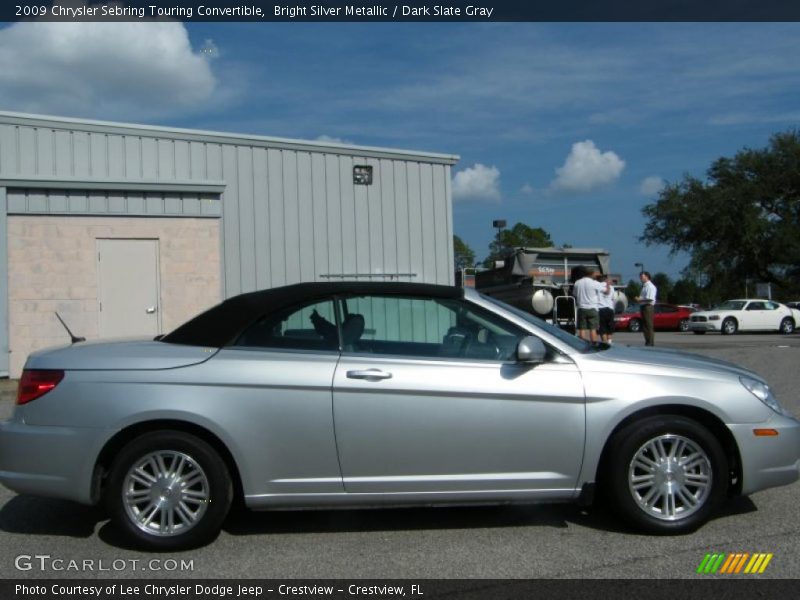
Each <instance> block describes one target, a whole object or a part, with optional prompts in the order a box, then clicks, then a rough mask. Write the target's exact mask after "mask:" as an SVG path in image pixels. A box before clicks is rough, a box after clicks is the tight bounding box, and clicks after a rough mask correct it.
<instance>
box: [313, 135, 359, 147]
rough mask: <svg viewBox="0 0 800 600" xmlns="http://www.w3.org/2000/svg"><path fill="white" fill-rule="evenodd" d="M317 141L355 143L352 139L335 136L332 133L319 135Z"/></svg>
mask: <svg viewBox="0 0 800 600" xmlns="http://www.w3.org/2000/svg"><path fill="white" fill-rule="evenodd" d="M316 141H318V142H323V143H325V144H350V145H352V144H353V142H351V141H350V140H345V139H343V138H340V137H334V136H331V135H319V136H317V138H316Z"/></svg>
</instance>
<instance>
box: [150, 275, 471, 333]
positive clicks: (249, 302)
mask: <svg viewBox="0 0 800 600" xmlns="http://www.w3.org/2000/svg"><path fill="white" fill-rule="evenodd" d="M363 294H378V295H382V296H387V295H394V296H423V297H429V298H461V297H463V295H464V290H463V289H461V288H458V287H450V286H446V285H431V284H426V283H403V282H394V283H391V282H363V281H339V282H322V283H319V282H315V283H296V284H294V285H287V286H284V287H277V288H272V289H270V290H262V291H259V292H250V293H248V294H241V295H239V296H234V297H232V298H228V299H227V300H225V301H224V302H222V303H220V304H217V305H216V306H214V307H213V308H210V309H208V310H207V311H205V312H204V313H201V314H199V315H197V316H196V317H194V318H193V319H191V320H189V321H187V322H186V323H184V324H183V325H181V326H180V327H178V328H177V329H175V330H174V331H172V332H171V333H168V334H167V335H165V336H164V337H163V338H161V341H163V342H168V343H170V344H185V345H188V346H211V347H214V348H221V347H223V346H225V345H227V344H229V343H231V342H232V341H233V340H234V339H235V338H236V337H237V336H238V335H239V334H240V333H241V332H242V330H244V329H245V328H246V327H247V326H248V325H250V324H251V323H253V322H255V321H256V320H257V319H258V318H260V317H261V316H263V315H265V314H268V313H271V312H274V311H276V310H280V309H282V308H286V307H289V306H292V305H294V304H299V303H303V302H306V301H308V302H313V301H315V300H322V299H324V298H328V297H331V296H337V295H338V296H359V295H363Z"/></svg>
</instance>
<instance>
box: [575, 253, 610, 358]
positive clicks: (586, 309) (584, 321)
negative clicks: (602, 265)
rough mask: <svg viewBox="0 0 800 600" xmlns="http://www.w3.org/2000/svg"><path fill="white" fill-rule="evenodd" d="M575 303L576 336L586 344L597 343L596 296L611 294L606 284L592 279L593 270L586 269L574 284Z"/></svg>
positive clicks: (597, 304)
mask: <svg viewBox="0 0 800 600" xmlns="http://www.w3.org/2000/svg"><path fill="white" fill-rule="evenodd" d="M574 293H575V302H576V303H577V305H578V325H577V330H578V336H579V337H580V338H581V339H584V340H586V341H587V342H593V343H594V342H597V328H598V326H599V325H600V318H599V315H598V312H597V310H598V308H599V307H600V306H599V303H598V295H600V294H606V295H608V294H609V293H611V288H610V286H609V284H608V282H606V283H600V282H599V281H596V280H595V278H594V269H591V268H589V269H587V270H586V271H585V272H584V275H583V277H581V278H580V279H579V280H578V281H576V282H575V288H574Z"/></svg>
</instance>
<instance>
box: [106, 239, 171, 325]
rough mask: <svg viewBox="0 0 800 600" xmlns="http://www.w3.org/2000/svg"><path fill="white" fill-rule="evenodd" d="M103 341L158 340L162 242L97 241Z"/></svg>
mask: <svg viewBox="0 0 800 600" xmlns="http://www.w3.org/2000/svg"><path fill="white" fill-rule="evenodd" d="M97 260H98V269H97V272H98V290H97V299H98V301H99V309H100V328H99V333H100V337H101V338H110V337H130V336H150V337H153V336H156V335H158V334H159V333H160V332H161V318H160V315H159V305H160V302H159V298H160V294H159V285H158V284H159V281H158V240H128V239H123V240H104V239H99V240H97Z"/></svg>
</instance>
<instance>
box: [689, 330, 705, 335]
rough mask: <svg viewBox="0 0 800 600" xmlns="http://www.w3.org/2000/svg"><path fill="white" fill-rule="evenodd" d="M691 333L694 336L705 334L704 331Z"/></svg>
mask: <svg viewBox="0 0 800 600" xmlns="http://www.w3.org/2000/svg"><path fill="white" fill-rule="evenodd" d="M692 333H693V334H695V335H705V334H706V332H705V331H692Z"/></svg>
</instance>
